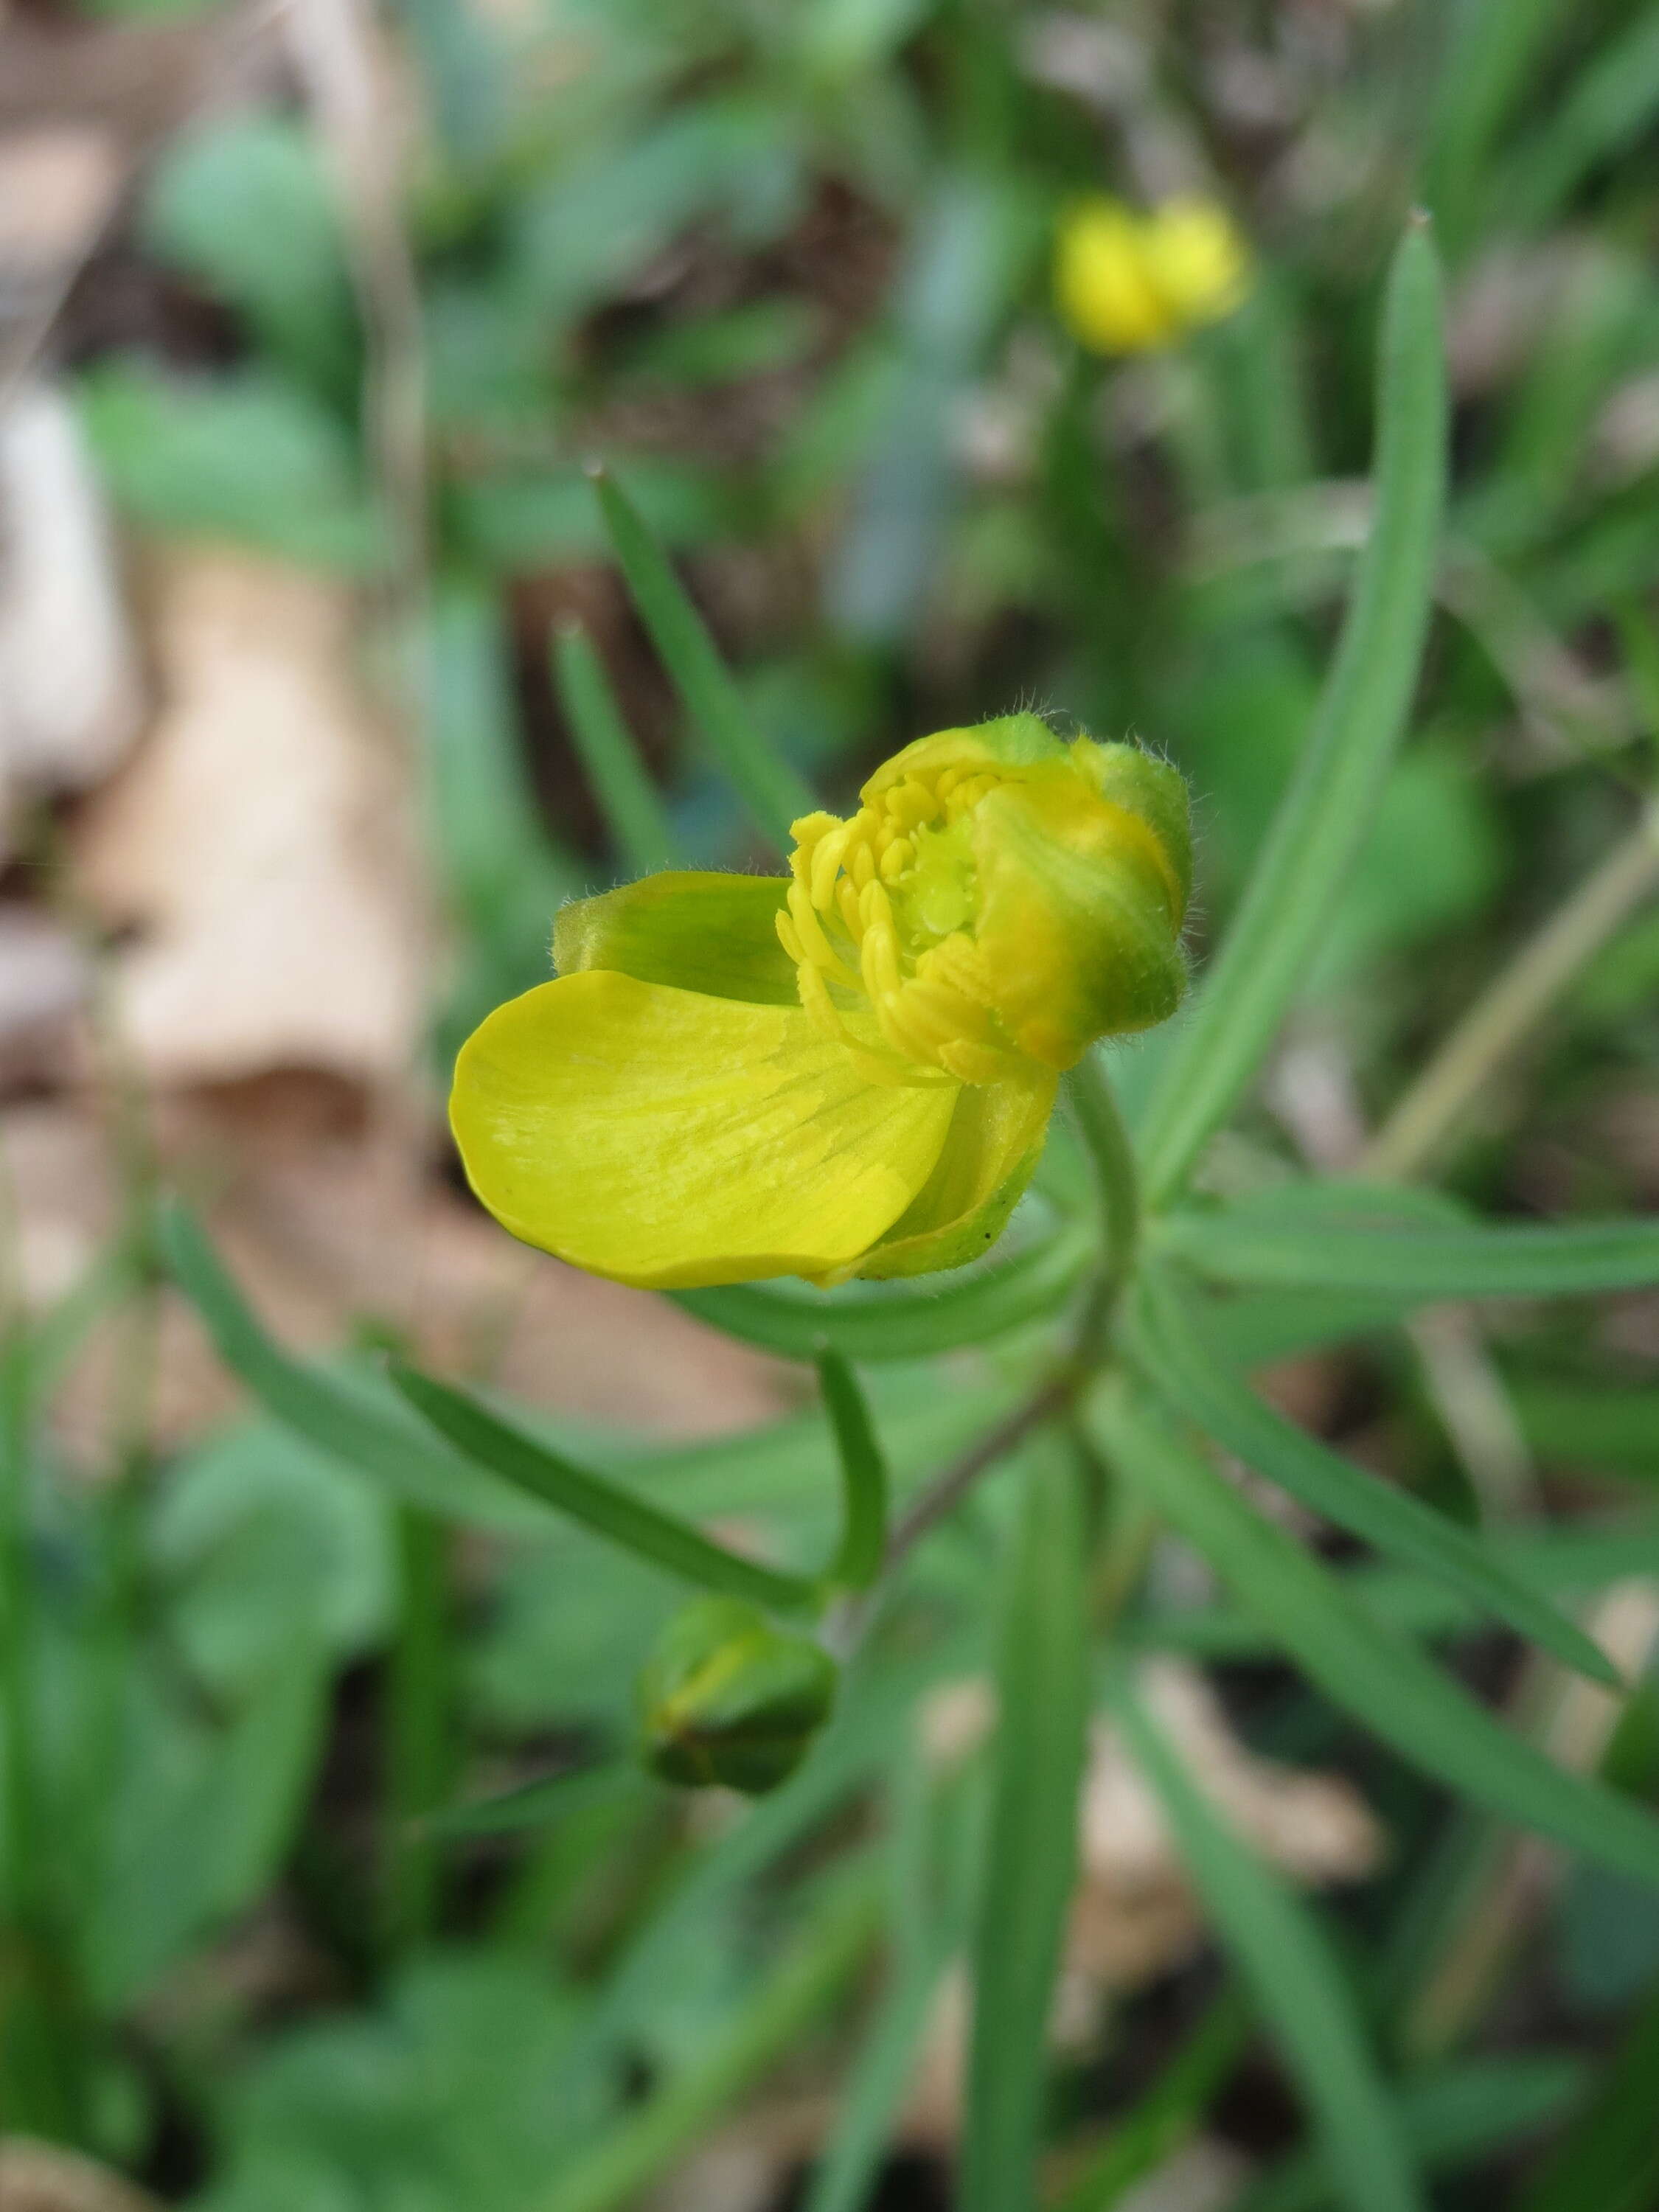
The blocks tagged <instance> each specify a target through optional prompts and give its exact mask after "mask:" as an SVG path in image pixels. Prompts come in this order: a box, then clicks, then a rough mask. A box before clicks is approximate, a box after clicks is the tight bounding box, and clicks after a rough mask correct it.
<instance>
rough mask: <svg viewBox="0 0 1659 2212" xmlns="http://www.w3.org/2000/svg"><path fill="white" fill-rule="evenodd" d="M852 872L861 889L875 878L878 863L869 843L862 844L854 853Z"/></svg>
mask: <svg viewBox="0 0 1659 2212" xmlns="http://www.w3.org/2000/svg"><path fill="white" fill-rule="evenodd" d="M852 872H853V881H854V883H855V884H857V885H858V887H859V889H860V890H863V889H864V887H865V885H866V884H867V883H871V882H872V881H873V880H874V878H875V872H876V864H875V861H874V860H873V859H872V857H871V853H870V848H869V847H868V845H863V844H861V845H860V847H859V848H858V849H857V851H856V852H855V853H854V855H853V860H852Z"/></svg>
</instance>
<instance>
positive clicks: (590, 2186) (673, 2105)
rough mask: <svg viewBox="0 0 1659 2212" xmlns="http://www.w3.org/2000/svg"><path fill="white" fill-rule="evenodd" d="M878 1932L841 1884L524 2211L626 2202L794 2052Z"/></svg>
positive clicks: (851, 1886) (874, 1909)
mask: <svg viewBox="0 0 1659 2212" xmlns="http://www.w3.org/2000/svg"><path fill="white" fill-rule="evenodd" d="M879 1926H880V1898H879V1892H878V1888H877V1887H876V1885H875V1884H874V1883H873V1882H872V1881H870V1880H869V1878H868V1876H867V1875H864V1874H862V1873H860V1875H855V1876H854V1877H851V1878H849V1879H848V1880H847V1881H844V1882H843V1884H842V1888H841V1892H840V1894H839V1895H837V1896H836V1897H834V1898H833V1899H830V1900H829V1902H828V1903H825V1904H823V1905H820V1906H819V1907H818V1909H817V1911H814V1912H813V1913H812V1914H811V1916H810V1917H809V1919H808V1923H807V1925H806V1926H805V1928H804V1929H802V1931H801V1933H800V1934H799V1936H797V1937H796V1939H795V1941H794V1942H793V1945H792V1947H791V1948H790V1949H789V1950H787V1952H786V1953H785V1954H784V1956H783V1958H782V1959H781V1960H780V1961H779V1963H778V1964H777V1966H775V1967H774V1968H773V1970H772V1972H770V1974H769V1975H768V1976H767V1977H766V1978H764V1979H763V1980H762V1981H761V1982H760V1983H759V1984H758V1986H757V1987H756V1989H755V1990H753V1992H752V1994H751V1995H750V1996H748V1997H747V1998H745V1999H744V2002H742V2003H741V2004H740V2005H739V2006H738V2009H737V2013H736V2016H735V2017H734V2018H733V2019H732V2021H730V2022H729V2023H727V2024H726V2026H725V2027H723V2028H722V2029H721V2030H720V2032H718V2033H715V2034H714V2036H713V2037H712V2038H711V2039H709V2046H708V2049H707V2051H705V2052H704V2054H703V2055H702V2057H698V2058H696V2059H695V2060H694V2061H693V2062H692V2063H690V2065H689V2066H687V2067H685V2068H684V2069H683V2070H682V2071H681V2072H679V2073H678V2074H677V2075H673V2076H672V2077H671V2079H670V2080H669V2081H668V2082H667V2083H666V2084H665V2086H664V2087H660V2088H659V2089H658V2090H657V2091H656V2092H655V2093H654V2094H653V2095H652V2096H651V2097H649V2098H648V2099H647V2100H646V2101H645V2102H644V2103H642V2104H641V2105H639V2106H636V2107H635V2110H634V2111H633V2112H631V2113H630V2114H629V2116H628V2117H627V2118H624V2119H623V2121H621V2122H620V2123H619V2124H618V2125H617V2128H616V2129H615V2130H613V2131H612V2132H611V2134H610V2135H608V2136H604V2137H602V2138H601V2139H600V2140H599V2142H597V2143H595V2144H594V2145H593V2146H592V2148H591V2149H589V2150H586V2151H585V2152H584V2153H582V2154H580V2156H579V2157H576V2158H574V2159H573V2160H571V2162H570V2164H569V2166H568V2168H567V2170H566V2172H564V2173H563V2174H562V2175H561V2176H560V2177H559V2178H558V2179H556V2180H555V2181H554V2183H553V2185H552V2187H551V2188H550V2190H549V2191H548V2192H547V2194H546V2195H545V2196H544V2197H540V2198H539V2199H538V2200H537V2202H536V2203H535V2205H534V2207H533V2212H613V2208H620V2207H622V2206H623V2205H626V2204H631V2203H634V2202H635V2199H636V2197H638V2195H639V2192H640V2191H641V2190H642V2189H643V2188H644V2187H645V2185H647V2183H648V2182H649V2181H651V2180H653V2179H654V2178H655V2176H656V2175H658V2174H659V2173H661V2172H663V2171H664V2170H665V2168H666V2167H667V2166H671V2164H672V2163H673V2161H674V2160H675V2159H676V2158H678V2156H679V2154H680V2153H681V2152H682V2151H683V2150H684V2148H687V2147H688V2146H689V2145H690V2143H692V2142H695V2141H696V2138H697V2137H698V2136H700V2135H701V2134H702V2132H703V2131H704V2130H705V2129H707V2128H708V2127H710V2126H711V2125H712V2124H714V2121H715V2120H716V2119H718V2118H719V2117H720V2114H721V2112H724V2111H725V2110H726V2107H727V2106H729V2105H731V2104H732V2103H733V2102H734V2101H735V2100H736V2099H737V2098H738V2097H739V2096H740V2095H741V2094H742V2093H743V2092H744V2090H745V2089H747V2088H748V2087H750V2085H751V2084H752V2083H753V2082H755V2081H758V2080H759V2079H760V2078H761V2077H762V2076H763V2075H764V2074H765V2073H766V2071H767V2070H768V2069H769V2067H771V2066H773V2065H775V2063H777V2061H778V2060H780V2059H781V2058H782V2057H784V2056H785V2054H786V2053H787V2051H789V2050H790V2049H791V2048H792V2047H793V2045H794V2044H795V2043H796V2042H797V2040H798V2039H799V2037H800V2036H801V2035H802V2034H803V2033H804V2032H805V2030H806V2029H807V2028H808V2027H810V2026H811V2023H812V2021H814V2020H815V2019H816V2018H817V2015H818V2014H820V2013H821V2012H823V2010H824V2008H826V2006H828V2005H829V2002H831V2000H832V1999H833V1998H835V1997H836V1996H837V1995H838V1994H839V1992H840V1991H841V1990H842V1987H843V1986H844V1985H845V1984H846V1983H847V1982H848V1980H849V1979H850V1978H851V1977H852V1975H853V1972H854V1969H855V1968H856V1967H857V1966H858V1965H859V1962H860V1960H861V1959H862V1958H863V1957H864V1955H865V1954H866V1951H867V1950H868V1949H869V1948H870V1945H871V1943H872V1941H873V1940H874V1937H875V1935H876V1932H877V1929H878V1927H879Z"/></svg>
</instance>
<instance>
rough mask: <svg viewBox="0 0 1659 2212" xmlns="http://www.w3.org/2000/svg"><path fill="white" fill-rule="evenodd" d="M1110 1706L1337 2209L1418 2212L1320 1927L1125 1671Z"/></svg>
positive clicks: (1397, 2140) (1385, 2096)
mask: <svg viewBox="0 0 1659 2212" xmlns="http://www.w3.org/2000/svg"><path fill="white" fill-rule="evenodd" d="M1109 1699H1110V1702H1111V1707H1112V1711H1113V1714H1114V1716H1115V1718H1116V1720H1117V1722H1118V1724H1119V1726H1120V1727H1121V1729H1122V1730H1123V1735H1124V1739H1125V1741H1126V1742H1127V1745H1128V1747H1129V1750H1130V1752H1131V1753H1132V1755H1133V1758H1134V1760H1135V1763H1136V1765H1138V1766H1139V1767H1140V1768H1141V1770H1142V1771H1143V1772H1144V1773H1145V1774H1146V1778H1147V1779H1148V1780H1149V1781H1150V1782H1151V1784H1152V1788H1153V1790H1155V1791H1156V1793H1157V1796H1158V1802H1159V1803H1160V1805H1161V1806H1162V1807H1163V1808H1164V1814H1165V1816H1166V1818H1167V1819H1168V1820H1169V1823H1170V1829H1171V1831H1172V1832H1173V1833H1174V1837H1175V1841H1176V1849H1177V1850H1179V1851H1180V1854H1181V1857H1182V1863H1183V1864H1184V1865H1185V1867H1186V1869H1187V1871H1188V1874H1190V1875H1191V1876H1192V1878H1193V1881H1194V1885H1195V1887H1197V1890H1198V1893H1199V1894H1200V1897H1201V1898H1202V1899H1203V1900H1204V1902H1205V1904H1206V1906H1207V1907H1208V1909H1209V1911H1210V1914H1211V1917H1212V1919H1213V1920H1214V1922H1215V1923H1216V1927H1217V1929H1218V1933H1219V1935H1220V1937H1221V1940H1222V1942H1224V1943H1225V1946H1226V1948H1227V1949H1228V1950H1229V1951H1230V1952H1231V1954H1232V1955H1233V1957H1234V1958H1235V1959H1236V1960H1237V1962H1238V1966H1239V1968H1240V1971H1241V1972H1243V1975H1244V1976H1245V1978H1247V1980H1248V1981H1249V1984H1250V1987H1251V1989H1252V1990H1254V1991H1255V2000H1256V2002H1257V2004H1258V2005H1259V2006H1260V2008H1261V2012H1262V2015H1263V2016H1264V2018H1265V2019H1266V2020H1267V2021H1268V2023H1269V2024H1270V2026H1271V2027H1272V2028H1273V2034H1274V2037H1275V2039H1276V2040H1277V2042H1278V2044H1279V2048H1280V2049H1281V2051H1283V2052H1284V2055H1285V2061H1286V2063H1287V2064H1288V2065H1289V2067H1290V2069H1291V2073H1292V2074H1293V2075H1294V2076H1295V2078H1296V2080H1297V2083H1298V2084H1299V2085H1300V2087H1301V2090H1302V2093H1303V2095H1304V2099H1305V2100H1306V2102H1307V2105H1308V2106H1309V2109H1310V2112H1311V2113H1312V2115H1313V2118H1314V2120H1315V2123H1316V2126H1317V2128H1318V2130H1319V2133H1320V2136H1321V2137H1322V2140H1323V2142H1324V2146H1325V2155H1326V2157H1327V2158H1328V2160H1329V2161H1330V2165H1331V2168H1332V2171H1333V2172H1334V2173H1335V2174H1336V2175H1337V2176H1338V2178H1339V2179H1340V2184H1341V2190H1342V2197H1343V2202H1344V2203H1345V2204H1346V2205H1348V2206H1351V2207H1352V2208H1353V2212H1422V2207H1423V2204H1424V2197H1423V2195H1422V2192H1421V2191H1420V2190H1419V2186H1418V2182H1417V2177H1416V2175H1415V2173H1414V2172H1413V2166H1412V2160H1411V2158H1410V2156H1409V2154H1408V2153H1407V2148H1406V2141H1405V2134H1404V2130H1403V2129H1402V2128H1401V2123H1400V2117H1399V2115H1398V2113H1397V2112H1395V2108H1394V2102H1393V2100H1392V2098H1391V2097H1390V2095H1389V2092H1388V2091H1387V2089H1386V2088H1385V2087H1383V2082H1382V2081H1381V2080H1380V2079H1379V2077H1378V2075H1377V2072H1376V2063H1375V2060H1374V2058H1373V2057H1372V2054H1371V2052H1370V2050H1369V2049H1368V2047H1367V2045H1366V2039H1365V2034H1364V2029H1363V2027H1361V2025H1360V2022H1359V2020H1358V2016H1357V2014H1356V2011H1355V2008H1354V2002H1353V1998H1352V1994H1351V1992H1350V1990H1349V1989H1348V1986H1347V1984H1346V1981H1345V1980H1344V1978H1343V1975H1342V1972H1341V1969H1340V1966H1338V1965H1337V1963H1336V1960H1335V1959H1334V1956H1333V1955H1332V1953H1331V1951H1330V1948H1329V1947H1328V1944H1327V1942H1326V1941H1325V1937H1324V1934H1323V1932H1322V1929H1321V1928H1320V1925H1319V1923H1318V1921H1317V1920H1316V1917H1314V1914H1313V1913H1312V1911H1310V1909H1309V1908H1308V1907H1307V1906H1305V1905H1304V1904H1303V1903H1302V1901H1301V1900H1300V1899H1298V1898H1297V1896H1296V1895H1295V1893H1294V1892H1292V1891H1291V1889H1290V1888H1288V1887H1286V1886H1285V1883H1284V1882H1282V1881H1279V1878H1278V1877H1277V1876H1276V1875H1273V1874H1272V1873H1270V1872H1269V1871H1268V1869H1267V1867H1266V1866H1265V1865H1264V1864H1263V1863H1262V1862H1261V1860H1260V1859H1259V1858H1257V1857H1256V1856H1255V1853H1254V1852H1253V1851H1252V1850H1249V1848H1248V1847H1247V1845H1246V1844H1244V1843H1243V1842H1242V1841H1241V1839H1240V1838H1238V1837H1237V1835H1235V1834H1234V1833H1233V1832H1232V1830H1231V1828H1230V1827H1229V1826H1227V1824H1226V1823H1225V1820H1223V1819H1222V1818H1221V1816H1220V1815H1219V1814H1218V1813H1217V1812H1216V1811H1215V1810H1214V1808H1212V1806H1211V1804H1210V1803H1209V1802H1208V1800H1207V1799H1206V1797H1205V1796H1204V1794H1203V1792H1202V1791H1201V1790H1200V1788H1199V1787H1198V1785H1197V1784H1196V1783H1195V1782H1194V1780H1193V1778H1192V1777H1191V1776H1190V1775H1189V1774H1188V1772H1187V1770H1186V1768H1185V1767H1184V1766H1183V1765H1182V1763H1181V1761H1180V1760H1179V1759H1177V1758H1176V1755H1175V1753H1173V1752H1172V1751H1171V1749H1170V1746H1169V1745H1168V1743H1167V1742H1166V1741H1164V1735H1163V1734H1162V1732H1161V1731H1160V1730H1159V1729H1158V1727H1157V1726H1156V1724H1155V1723H1154V1722H1153V1720H1152V1717H1151V1715H1150V1714H1149V1713H1147V1712H1146V1710H1145V1708H1144V1707H1143V1706H1142V1705H1141V1704H1140V1701H1139V1699H1138V1698H1137V1697H1136V1696H1135V1694H1134V1691H1133V1686H1132V1685H1131V1683H1130V1680H1129V1676H1128V1674H1127V1669H1125V1668H1116V1669H1115V1670H1114V1673H1113V1676H1112V1680H1111V1685H1110V1688H1109Z"/></svg>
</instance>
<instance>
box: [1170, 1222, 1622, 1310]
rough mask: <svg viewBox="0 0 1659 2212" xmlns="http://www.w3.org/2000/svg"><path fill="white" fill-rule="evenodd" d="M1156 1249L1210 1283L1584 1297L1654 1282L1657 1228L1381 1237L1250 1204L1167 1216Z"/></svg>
mask: <svg viewBox="0 0 1659 2212" xmlns="http://www.w3.org/2000/svg"><path fill="white" fill-rule="evenodd" d="M1157 1234H1158V1243H1159V1245H1160V1247H1161V1248H1162V1249H1163V1250H1164V1251H1165V1252H1168V1253H1172V1254H1174V1255H1176V1256H1177V1257H1178V1258H1180V1259H1181V1260H1182V1261H1185V1262H1186V1264H1187V1265H1188V1267H1192V1268H1194V1270H1195V1271H1196V1272H1197V1273H1199V1274H1200V1275H1206V1276H1208V1277H1209V1278H1210V1279H1211V1280H1212V1282H1218V1283H1235V1284H1238V1285H1241V1286H1244V1287H1248V1288H1255V1287H1257V1286H1261V1285H1276V1286H1279V1287H1282V1288H1285V1289H1292V1290H1320V1291H1356V1292H1358V1293H1360V1294H1361V1295H1376V1296H1382V1297H1402V1298H1409V1299H1410V1300H1411V1301H1412V1302H1413V1304H1418V1305H1428V1304H1433V1303H1435V1302H1437V1301H1438V1300H1442V1299H1447V1298H1549V1297H1583V1296H1584V1295H1586V1294H1588V1293H1589V1292H1592V1291H1641V1290H1651V1289H1652V1288H1653V1287H1654V1286H1655V1285H1659V1221H1650V1220H1613V1221H1586V1222H1573V1223H1565V1224H1556V1223H1547V1224H1541V1225H1537V1226H1534V1225H1532V1224H1530V1223H1528V1224H1527V1225H1523V1226H1522V1227H1518V1228H1516V1227H1511V1226H1510V1225H1508V1224H1507V1223H1505V1224H1502V1225H1475V1226H1472V1227H1470V1228H1468V1229H1431V1228H1423V1229H1417V1228H1411V1229H1383V1228H1372V1227H1369V1226H1364V1227H1356V1226H1353V1225H1350V1224H1348V1223H1346V1222H1327V1223H1322V1224H1321V1225H1320V1226H1319V1227H1317V1228H1316V1229H1301V1228H1296V1227H1285V1226H1283V1225H1279V1223H1277V1222H1274V1221H1272V1220H1263V1219H1261V1218H1254V1217H1253V1216H1252V1213H1251V1210H1250V1208H1249V1206H1239V1207H1231V1206H1230V1207H1228V1208H1227V1209H1226V1210H1225V1212H1216V1213H1205V1214H1200V1213H1187V1214H1179V1215H1175V1216H1172V1217H1171V1218H1170V1219H1169V1220H1167V1221H1165V1222H1164V1223H1163V1224H1162V1225H1160V1226H1159V1228H1158V1232H1157Z"/></svg>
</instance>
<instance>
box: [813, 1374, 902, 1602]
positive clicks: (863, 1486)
mask: <svg viewBox="0 0 1659 2212" xmlns="http://www.w3.org/2000/svg"><path fill="white" fill-rule="evenodd" d="M817 1369H818V1388H819V1389H820V1390H821V1391H822V1392H823V1405H824V1410H825V1412H826V1413H828V1414H829V1426H830V1429H831V1431H833V1432H834V1435H835V1439H836V1455H837V1457H838V1458H839V1460H840V1462H841V1479H842V1532H841V1543H840V1546H839V1547H838V1548H837V1550H836V1556H835V1559H834V1560H833V1562H832V1563H831V1565H830V1566H829V1571H828V1572H827V1574H826V1575H825V1577H824V1580H825V1581H826V1582H827V1583H831V1584H833V1585H835V1586H836V1588H838V1589H849V1590H861V1589H869V1587H870V1585H871V1583H872V1582H874V1580H875V1579H876V1577H877V1576H878V1574H879V1573H880V1572H881V1565H882V1560H883V1559H884V1557H885V1556H886V1552H887V1498H888V1491H889V1483H888V1475H887V1462H886V1459H885V1457H884V1455H883V1452H882V1449H881V1445H880V1443H879V1442H878V1439H877V1437H876V1430H875V1424H874V1422H873V1421H872V1419H871V1418H870V1408H869V1407H868V1405H867V1404H866V1401H865V1396H864V1393H863V1391H862V1390H860V1388H859V1385H858V1378H857V1376H855V1375H854V1372H853V1370H852V1369H851V1368H850V1367H849V1366H848V1364H847V1362H846V1361H845V1360H844V1359H843V1358H842V1356H841V1354H840V1353H839V1352H831V1351H830V1350H829V1348H828V1346H826V1347H825V1348H824V1349H823V1351H821V1352H819V1354H818V1358H817Z"/></svg>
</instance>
